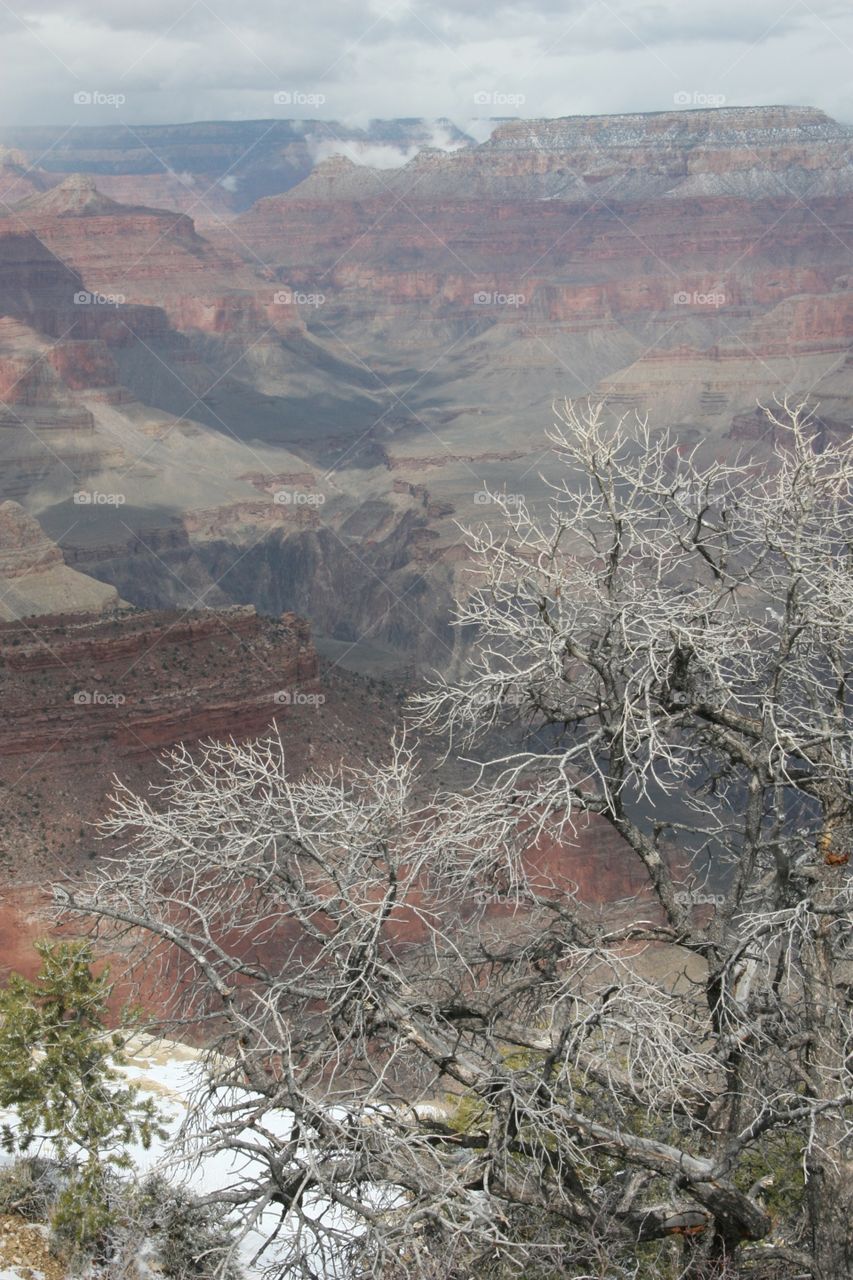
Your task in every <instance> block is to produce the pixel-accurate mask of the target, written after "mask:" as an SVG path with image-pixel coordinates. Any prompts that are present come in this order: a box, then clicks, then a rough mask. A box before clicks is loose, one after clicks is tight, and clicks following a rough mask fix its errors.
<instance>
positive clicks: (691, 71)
mask: <svg viewBox="0 0 853 1280" xmlns="http://www.w3.org/2000/svg"><path fill="white" fill-rule="evenodd" d="M0 39H2V50H3V75H2V77H1V78H0V123H5V124H48V123H58V124H68V125H71V124H73V123H77V124H96V123H97V124H105V123H114V122H116V121H117V120H119V121H122V122H126V123H128V124H134V123H137V124H141V123H163V122H169V121H186V120H204V119H207V120H211V119H219V120H222V119H225V120H228V119H258V118H261V119H266V118H302V119H305V118H312V117H313V116H314V115H316V116H317V117H318V118H324V119H337V120H343V121H347V122H350V123H355V124H362V123H365V122H366V121H367V120H368V119H370V118H374V117H384V118H391V117H399V116H422V117H426V118H431V119H435V118H439V117H445V118H449V119H451V120H453V121H455V122H456V123H457V124H458V125H460V126H461V127H462V128H464V129H467V130H468V131H469V132H472V133H474V134H475V135H476V134H477V132H478V123H477V122H478V121H485V120H486V119H488V118H489V117H495V116H560V115H570V114H597V113H607V112H619V111H660V110H672V109H673V108H674V107H679V106H688V107H691V106H704V105H722V104H723V103H726V104H728V105H740V104H744V105H746V104H767V103H782V102H789V103H800V104H805V105H812V106H817V107H821V108H823V109H824V110H826V111H828V112H829V113H830V114H831V115H833V116H835V117H836V118H839V119H841V120H847V121H851V120H853V78H851V76H850V63H851V56H853V7H852V6H851V5H850V3H849V0H808V3H805V0H790V2H789V0H748V2H747V3H744V2H743V0H690V2H689V3H684V0H658V2H657V3H646V2H645V0H515V2H514V3H503V2H502V0H433V3H424V2H422V0H413V2H412V3H405V2H404V0H401V2H400V3H393V2H392V3H386V2H385V0H310V2H309V0H287V3H282V0H210V2H208V0H186V2H185V0H30V2H29V3H27V4H26V5H24V4H23V3H21V0H15V3H14V4H5V3H3V4H0ZM371 159H373V158H371ZM391 159H392V157H383V156H381V155H379V156H377V157H376V160H377V161H378V163H379V164H380V165H381V164H382V163H383V162H390V161H391Z"/></svg>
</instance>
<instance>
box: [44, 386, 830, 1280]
mask: <svg viewBox="0 0 853 1280" xmlns="http://www.w3.org/2000/svg"><path fill="white" fill-rule="evenodd" d="M768 417H769V420H770V422H772V424H773V425H774V427H775V430H776V434H777V436H778V438H779V445H778V450H777V456H776V458H775V460H774V461H773V464H772V466H768V467H762V466H761V465H758V464H753V463H751V462H749V461H745V462H742V463H737V464H723V463H721V462H716V461H710V462H703V461H702V459H701V457H700V455H699V454H698V453H693V454H689V455H687V456H685V454H684V453H683V452H682V450H681V449H680V448H679V447H678V445H677V443H676V442H674V441H673V440H672V439H671V438H670V437H669V436H668V435H667V434H666V433H663V434H660V435H656V434H655V433H654V432H653V431H652V430H651V429H650V428H649V426H648V425H647V424H646V423H645V422H642V421H628V420H622V421H621V422H619V423H617V424H616V425H612V424H610V425H608V421H607V419H606V415H605V413H604V410H603V409H602V408H601V407H600V406H587V407H585V408H577V407H575V406H573V405H571V404H567V405H566V406H565V407H564V408H563V410H561V413H560V417H559V420H558V427H557V429H556V430H555V432H554V434H553V444H554V447H555V450H556V452H557V455H558V457H559V459H560V460H561V462H562V464H563V465H564V468H565V471H564V473H563V478H562V479H561V481H560V482H559V483H558V484H557V485H556V486H555V487H554V488H553V491H552V495H551V501H550V504H549V509H548V511H547V513H546V514H545V515H544V516H541V517H540V516H537V515H536V514H534V513H531V512H529V511H528V510H527V509H526V508H525V507H523V506H522V507H520V508H519V507H514V506H510V505H509V504H508V503H506V502H505V503H504V504H503V505H504V513H505V528H504V530H503V532H502V533H501V534H496V533H493V532H491V531H489V530H482V531H470V533H469V537H470V542H471V547H472V554H473V556H474V559H475V563H476V568H477V573H478V575H479V577H478V579H476V580H475V583H474V586H473V589H472V590H471V592H470V593H469V595H468V596H467V597H466V598H465V599H464V600H463V601H462V603H461V604H460V606H459V617H458V621H459V623H460V625H462V626H463V627H469V628H471V629H472V632H473V636H474V640H473V646H472V649H471V657H470V669H469V671H468V673H467V674H466V675H465V676H464V677H463V678H461V679H459V680H457V681H455V682H452V683H445V682H440V683H438V684H437V685H436V686H435V687H434V688H433V689H432V690H431V692H430V693H429V694H428V695H427V696H426V697H425V698H423V699H422V700H421V703H420V711H419V715H420V723H421V725H422V726H426V727H428V728H430V729H433V730H435V731H438V732H440V733H443V734H446V735H447V738H448V741H449V743H450V747H449V750H451V751H453V752H459V751H466V752H468V753H474V752H476V753H477V756H478V759H479V760H480V762H481V763H480V776H479V780H478V782H477V783H476V785H473V786H471V787H469V788H468V789H467V790H466V791H465V792H464V793H457V792H453V791H448V792H447V793H443V794H436V795H431V796H425V795H424V792H423V788H422V786H421V784H420V783H419V782H418V778H417V772H416V767H415V761H414V759H413V756H412V754H411V752H410V751H409V750H408V749H407V748H406V747H405V746H403V745H400V744H399V743H398V744H397V745H396V746H395V748H394V751H393V753H392V758H391V761H390V763H389V764H387V765H384V766H381V767H373V766H368V767H366V768H364V769H361V770H359V769H344V770H342V771H341V772H340V773H339V774H335V775H329V776H327V777H314V776H312V777H307V778H303V779H302V780H294V779H293V778H292V777H291V776H290V775H289V773H288V770H287V767H286V763H285V756H284V751H283V749H282V747H281V744H280V743H279V742H278V741H276V740H272V741H270V742H267V743H262V744H255V745H252V746H238V745H235V744H226V745H219V746H211V747H209V748H208V749H206V750H205V751H204V752H202V753H201V754H200V755H199V756H191V755H190V754H189V753H186V752H178V753H176V755H175V756H174V758H173V761H172V776H171V779H170V782H169V784H168V786H167V787H166V788H165V789H164V790H163V791H162V792H161V793H160V794H158V795H155V796H154V797H152V799H151V800H146V799H141V798H138V797H136V796H133V795H131V794H129V793H127V792H125V791H120V792H119V794H118V796H117V799H116V808H115V811H114V814H113V816H112V817H111V819H110V820H109V822H108V824H107V828H106V830H107V832H108V833H109V834H111V835H114V836H119V837H121V838H123V839H124V841H125V844H126V847H125V848H124V849H123V850H122V851H121V853H120V855H119V856H118V857H116V858H113V859H110V860H109V861H108V862H107V865H106V867H105V868H104V870H102V872H101V873H100V875H99V877H98V878H96V879H95V880H94V881H93V883H92V884H91V885H90V886H89V888H88V890H87V891H85V892H76V893H75V894H73V895H72V894H69V893H68V892H66V893H65V898H64V900H65V905H66V906H68V907H70V908H71V909H72V910H74V911H76V912H85V913H88V914H90V915H93V916H95V917H96V918H97V919H98V920H99V921H100V922H102V925H103V926H105V927H106V928H107V930H108V932H110V935H111V945H116V932H119V933H120V932H121V931H123V930H124V931H127V932H128V934H129V936H130V937H131V938H133V939H135V940H136V942H137V946H138V947H140V946H141V947H143V960H144V962H145V963H147V964H148V965H150V964H151V963H152V960H153V958H154V957H156V958H157V960H158V963H160V964H161V965H162V966H164V989H166V988H167V987H168V989H170V990H171V991H172V992H173V1000H174V1009H175V1011H176V1012H178V1011H180V1010H183V1011H187V1010H191V1012H192V1016H193V1017H194V1018H196V1019H200V1018H203V1017H207V1018H209V1019H210V1020H211V1037H212V1043H213V1047H212V1048H211V1051H210V1054H209V1061H208V1082H209V1083H208V1090H207V1094H206V1096H205V1098H203V1099H200V1100H199V1104H198V1108H197V1109H196V1112H195V1113H194V1117H193V1118H192V1121H191V1124H190V1126H189V1128H190V1130H192V1134H191V1136H192V1138H193V1140H194V1141H195V1142H196V1144H197V1145H198V1146H199V1147H200V1148H206V1149H211V1150H221V1149H227V1150H230V1151H233V1152H238V1153H240V1154H242V1155H244V1156H245V1157H246V1160H247V1163H246V1164H245V1166H244V1167H243V1171H242V1173H241V1174H240V1176H239V1177H236V1176H235V1180H234V1185H232V1186H229V1187H228V1188H223V1189H222V1191H221V1192H219V1193H218V1195H219V1196H220V1197H221V1199H222V1200H223V1201H224V1202H228V1203H229V1204H230V1205H232V1206H235V1207H236V1208H237V1209H238V1210H239V1212H240V1213H241V1214H242V1217H243V1220H244V1222H245V1223H247V1224H249V1223H251V1222H253V1221H256V1220H258V1218H259V1215H261V1214H264V1213H267V1214H268V1213H269V1212H271V1211H272V1210H273V1209H275V1211H276V1213H277V1214H278V1216H279V1217H280V1219H281V1222H280V1231H279V1235H278V1240H277V1245H276V1247H277V1248H278V1249H279V1253H278V1255H277V1262H276V1266H277V1267H278V1269H279V1271H281V1272H283V1271H285V1270H286V1269H287V1268H288V1267H290V1268H292V1271H291V1274H304V1275H310V1276H320V1275H323V1276H329V1275H335V1276H338V1275H339V1276H344V1275H346V1276H367V1275H373V1276H384V1277H391V1276H393V1277H396V1276H403V1275H416V1276H417V1275H423V1276H425V1277H427V1276H429V1277H432V1276H435V1277H438V1276H441V1277H451V1276H453V1277H456V1276H458V1277H460V1278H461V1277H463V1276H468V1275H477V1276H481V1275H482V1276H489V1275H492V1276H504V1275H506V1276H510V1275H524V1276H525V1277H533V1276H555V1275H568V1276H575V1277H578V1278H579V1280H580V1277H600V1278H602V1280H603V1278H604V1277H608V1278H609V1277H626V1278H627V1277H640V1276H644V1277H652V1276H661V1277H664V1276H672V1277H675V1276H691V1277H700V1276H701V1277H723V1276H734V1275H754V1276H764V1277H771V1276H772V1277H779V1278H781V1277H785V1278H786V1280H790V1278H791V1277H794V1276H804V1277H814V1278H815V1280H838V1278H839V1277H842V1276H845V1275H848V1274H853V1225H851V1224H853V1177H851V1174H853V1160H851V1141H853V1135H852V1134H851V1106H853V1079H851V1065H853V1064H851V1050H853V1045H851V1019H850V1010H849V998H848V995H849V986H848V985H847V984H846V978H847V976H848V975H847V973H846V970H845V965H846V963H847V956H848V954H849V951H850V945H851V928H850V905H851V901H850V898H851V895H850V880H849V875H848V867H847V861H848V850H849V841H850V839H851V837H853V821H851V818H852V817H853V814H851V797H850V787H849V777H850V762H851V758H853V757H851V751H853V720H851V714H850V705H849V693H848V681H849V673H850V669H851V657H853V645H851V641H853V558H851V557H853V505H851V497H853V492H851V491H852V490H853V448H851V447H849V446H844V447H835V446H827V447H826V448H823V449H822V450H819V449H818V447H817V443H816V439H815V435H814V433H813V431H812V430H811V428H810V426H809V419H808V415H807V414H806V413H805V412H804V411H803V410H802V409H801V408H789V407H788V406H782V407H780V409H779V410H777V411H776V412H774V413H770V414H768ZM498 501H500V499H499V498H498ZM519 727H523V728H525V729H526V730H528V731H529V732H530V734H531V736H529V737H525V736H522V735H521V734H520V733H519V732H518V731H517V730H518V728H519ZM498 736H500V737H501V740H502V741H505V742H506V743H507V745H506V746H505V747H502V748H500V749H498V750H495V747H494V744H495V742H496V740H497V737H498ZM584 815H593V816H594V819H595V820H596V821H598V822H604V823H607V824H609V825H610V826H611V827H612V828H613V829H614V830H615V831H616V832H617V833H618V834H619V836H620V837H621V838H622V840H623V841H624V844H625V851H626V852H625V856H626V859H634V860H635V861H636V862H637V863H638V865H639V866H640V867H641V868H642V869H643V873H644V875H645V877H646V880H647V883H648V896H647V897H643V898H641V899H640V900H639V901H634V902H633V903H625V904H622V908H621V910H620V911H619V912H618V913H615V912H614V913H613V915H612V917H611V918H610V919H609V920H606V921H604V922H602V920H601V919H600V917H599V916H597V915H596V914H595V913H594V912H592V911H590V910H588V909H587V908H586V907H585V906H584V905H583V904H582V903H581V902H580V901H579V899H578V895H577V894H576V893H575V892H573V891H572V888H571V886H570V885H568V884H567V883H566V881H565V879H561V878H560V877H559V876H557V875H555V876H553V877H552V879H551V880H550V882H549V880H548V878H547V877H546V876H545V874H544V872H543V871H542V869H541V863H538V862H537V861H536V859H535V857H534V856H533V853H534V851H535V849H536V848H537V847H539V846H540V844H541V841H542V839H543V838H548V839H551V840H558V841H561V842H563V843H568V842H570V841H571V840H572V838H573V833H574V832H575V831H576V829H577V825H578V824H579V823H580V822H581V821H583V820H586V819H585V817H584ZM140 940H141V941H140ZM145 940H147V944H146V941H145ZM146 945H147V951H146V950H144V948H145V947H146ZM138 954H139V953H138ZM177 957H179V958H180V963H178V960H177V959H176V958H177ZM780 1151H781V1152H783V1153H784V1154H783V1156H780V1154H779V1153H780ZM774 1162H776V1163H777V1164H779V1162H781V1167H782V1168H783V1169H785V1170H788V1171H790V1169H791V1166H794V1172H796V1168H797V1167H799V1168H800V1169H801V1171H802V1176H803V1178H804V1180H805V1194H804V1197H803V1225H802V1229H801V1231H800V1233H799V1234H797V1224H796V1222H795V1220H794V1217H795V1215H794V1217H791V1216H789V1217H787V1218H785V1219H784V1220H781V1219H779V1217H778V1216H777V1218H776V1220H775V1221H774V1219H773V1216H772V1215H771V1214H770V1213H769V1212H768V1208H767V1205H766V1204H765V1202H764V1199H763V1195H764V1193H765V1192H766V1191H767V1188H768V1185H769V1183H770V1181H771V1175H772V1173H773V1171H774V1170H773V1166H774ZM777 1172H778V1170H777Z"/></svg>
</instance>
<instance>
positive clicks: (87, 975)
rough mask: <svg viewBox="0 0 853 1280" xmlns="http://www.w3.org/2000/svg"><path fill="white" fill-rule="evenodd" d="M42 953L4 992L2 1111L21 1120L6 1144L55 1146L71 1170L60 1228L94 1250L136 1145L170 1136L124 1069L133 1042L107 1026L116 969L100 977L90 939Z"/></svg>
mask: <svg viewBox="0 0 853 1280" xmlns="http://www.w3.org/2000/svg"><path fill="white" fill-rule="evenodd" d="M36 950H37V951H38V953H39V955H40V957H41V960H42V965H41V970H40V972H39V974H38V976H37V977H36V978H35V979H34V980H32V981H30V980H28V979H26V978H23V977H21V976H20V975H19V974H14V975H13V976H12V978H11V979H10V982H9V985H8V987H7V988H6V990H5V991H2V992H0V1107H3V1108H6V1109H10V1110H12V1111H14V1113H15V1116H16V1118H17V1123H16V1124H15V1125H11V1124H5V1125H3V1126H2V1128H0V1140H2V1144H3V1146H4V1147H5V1148H6V1150H7V1151H10V1152H11V1151H15V1150H18V1151H24V1152H26V1151H27V1150H29V1149H30V1148H31V1147H32V1145H33V1143H34V1142H35V1141H36V1140H38V1139H47V1140H48V1142H49V1147H50V1149H51V1150H52V1153H53V1154H54V1155H55V1156H56V1158H57V1159H58V1160H59V1161H61V1162H62V1163H63V1164H65V1165H66V1166H67V1167H68V1169H69V1171H70V1172H69V1177H68V1181H67V1183H66V1184H65V1187H64V1189H63V1191H62V1193H61V1195H60V1197H59V1199H58V1201H57V1204H56V1208H55V1211H54V1214H53V1217H52V1226H53V1228H54V1230H55V1231H56V1232H59V1233H61V1234H62V1236H63V1237H64V1238H65V1239H69V1240H70V1241H72V1242H73V1244H74V1245H76V1246H78V1247H83V1248H85V1247H90V1246H92V1245H93V1244H95V1243H96V1242H97V1241H98V1240H99V1238H101V1237H102V1236H103V1234H104V1232H105V1230H106V1229H107V1227H108V1226H109V1225H110V1221H111V1214H110V1208H109V1183H110V1179H111V1176H112V1175H114V1174H116V1173H117V1172H119V1171H120V1170H122V1169H127V1168H129V1167H130V1166H131V1163H132V1161H131V1156H130V1154H129V1152H128V1147H129V1145H130V1144H131V1143H133V1142H141V1143H142V1145H143V1146H144V1147H148V1146H149V1145H150V1143H151V1140H152V1138H153V1137H154V1136H155V1135H156V1134H159V1133H160V1132H161V1130H160V1128H159V1125H158V1119H157V1112H156V1109H155V1107H154V1104H153V1102H152V1101H151V1100H150V1099H140V1098H139V1095H138V1090H137V1089H136V1088H135V1087H134V1086H132V1085H129V1084H128V1083H127V1082H126V1080H125V1079H124V1078H123V1077H122V1075H121V1073H120V1070H119V1068H120V1067H121V1066H122V1065H123V1063H124V1062H125V1061H126V1057H125V1052H124V1050H125V1043H126V1036H125V1034H124V1031H123V1030H121V1029H119V1030H111V1029H110V1027H109V1026H108V1023H107V1017H108V1004H109V1000H110V996H111V993H112V990H113V988H112V985H111V983H110V981H109V971H108V970H104V971H103V972H101V973H95V972H94V970H93V963H94V958H95V957H94V953H93V951H92V948H91V946H90V945H89V944H88V943H85V942H63V943H50V942H39V943H36ZM125 1025H127V1024H125Z"/></svg>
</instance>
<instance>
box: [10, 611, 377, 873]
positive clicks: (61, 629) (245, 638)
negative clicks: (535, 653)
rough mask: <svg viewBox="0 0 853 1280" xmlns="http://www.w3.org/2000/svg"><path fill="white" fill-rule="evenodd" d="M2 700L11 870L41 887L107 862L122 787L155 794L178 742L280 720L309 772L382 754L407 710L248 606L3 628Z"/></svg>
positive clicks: (286, 622)
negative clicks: (167, 754) (357, 755)
mask: <svg viewBox="0 0 853 1280" xmlns="http://www.w3.org/2000/svg"><path fill="white" fill-rule="evenodd" d="M0 694H2V699H3V708H4V714H3V719H2V724H0V805H2V809H3V821H2V823H0V865H2V866H3V868H4V872H5V874H6V875H7V876H8V877H10V878H12V879H14V880H17V881H20V882H41V883H44V882H49V881H50V879H51V878H52V877H54V876H56V875H59V874H65V873H67V872H68V871H73V869H74V868H75V866H76V865H77V864H78V863H79V861H80V859H83V860H85V859H86V858H88V857H89V856H90V855H91V856H96V855H97V850H98V844H97V841H96V840H95V838H94V832H93V831H92V830H91V828H90V827H89V826H88V825H87V824H89V823H91V822H93V821H96V820H97V819H98V818H99V817H100V816H102V815H103V813H104V812H105V807H106V804H107V796H108V793H109V791H110V790H111V789H112V787H113V779H114V776H115V775H118V776H119V777H121V778H122V779H123V780H125V781H126V782H128V783H129V784H132V785H133V786H135V787H137V788H141V789H143V790H144V789H145V788H146V787H147V786H148V784H149V783H151V782H153V781H156V780H157V779H158V778H160V777H162V768H161V763H160V760H161V754H162V752H163V751H164V750H167V749H168V748H169V747H171V746H173V745H174V744H176V743H179V742H181V743H186V744H188V745H192V744H194V743H198V742H201V741H204V740H207V739H211V738H232V737H233V738H237V739H246V738H252V737H258V736H261V735H263V734H264V733H265V732H267V731H268V730H269V729H270V728H271V726H272V724H273V722H275V723H276V724H277V725H278V727H279V729H280V731H281V733H282V735H283V737H284V740H285V744H286V746H287V748H288V750H289V752H292V759H293V767H294V768H295V769H297V770H300V769H302V768H304V767H306V765H307V764H309V763H316V764H317V765H323V764H326V763H332V762H339V761H340V760H341V759H342V758H345V757H347V758H348V757H349V756H350V754H351V744H352V742H353V741H354V740H358V741H359V744H360V745H359V750H361V749H362V747H363V748H364V749H366V750H369V751H372V752H373V753H374V754H381V753H382V752H383V751H384V749H385V745H386V743H387V735H388V732H389V731H390V729H389V726H390V724H391V721H392V717H393V708H395V707H396V701H395V698H394V696H393V694H391V693H384V692H383V691H382V690H381V689H371V688H370V687H369V686H368V685H367V684H365V683H364V682H359V681H358V680H357V678H355V677H347V676H346V675H345V674H340V673H336V672H334V671H329V670H328V669H327V668H324V667H322V666H321V662H320V659H319V658H318V656H317V652H316V650H315V648H314V645H313V642H312V640H311V634H310V630H309V628H308V625H307V623H306V622H305V621H304V620H303V619H301V618H298V617H296V616H295V615H292V614H285V615H283V616H282V617H280V618H261V617H260V616H259V615H258V614H257V613H256V612H255V610H254V609H252V608H239V607H237V608H231V609H225V610H197V611H195V612H194V613H187V612H185V611H180V612H162V611H161V612H147V611H139V610H133V611H127V610H121V611H113V612H112V613H109V614H106V615H104V616H103V617H93V616H92V615H87V614H76V615H75V614H64V615H62V616H57V617H49V616H46V617H43V618H40V619H39V620H38V621H37V622H35V623H34V622H28V623H27V624H23V623H19V622H7V623H0ZM356 726H358V727H356ZM359 735H361V736H360V737H359Z"/></svg>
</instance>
